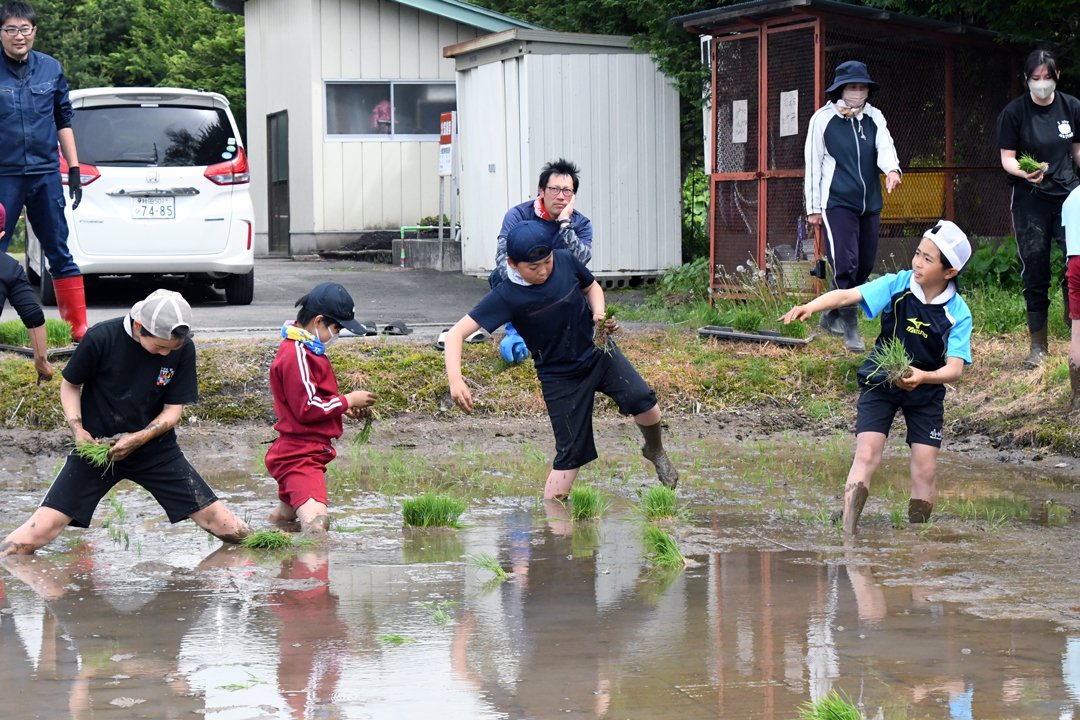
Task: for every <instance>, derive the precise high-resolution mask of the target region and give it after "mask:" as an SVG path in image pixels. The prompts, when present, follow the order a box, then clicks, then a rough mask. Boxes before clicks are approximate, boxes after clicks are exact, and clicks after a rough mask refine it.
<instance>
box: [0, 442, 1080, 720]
mask: <svg viewBox="0 0 1080 720" xmlns="http://www.w3.org/2000/svg"><path fill="white" fill-rule="evenodd" d="M631 429H632V428H631ZM497 437H501V436H497ZM628 438H629V440H628ZM675 446H676V447H677V450H676V451H675V452H674V453H673V455H674V456H675V459H676V460H677V461H678V462H679V464H680V469H681V472H682V473H683V484H682V485H681V487H680V497H681V499H682V501H683V502H688V503H689V505H690V507H689V515H688V518H687V519H685V520H681V521H679V522H673V523H671V524H670V525H669V526H668V527H669V529H670V530H671V531H672V533H673V534H674V535H675V536H676V537H677V539H678V541H679V544H680V546H681V547H682V549H683V550H684V552H686V553H687V554H688V555H690V556H691V557H692V559H693V561H694V565H692V566H691V567H689V568H687V569H686V570H683V571H666V572H664V571H658V570H656V569H652V568H650V567H649V566H648V565H647V564H646V562H645V561H644V560H643V558H642V548H641V541H640V533H641V527H642V525H641V522H640V520H639V519H638V518H637V516H636V515H634V514H633V512H632V506H633V503H634V501H635V491H636V490H637V489H638V488H641V487H645V486H650V485H652V484H654V483H655V481H654V479H653V478H652V476H651V473H650V472H648V471H647V470H646V469H645V468H644V467H643V463H642V461H641V460H640V457H639V456H637V455H636V438H631V437H630V435H626V436H625V437H621V438H617V439H615V440H612V439H611V438H610V437H609V438H608V440H607V441H606V445H605V446H604V447H602V448H601V450H602V459H601V460H599V461H597V462H595V463H593V464H591V465H590V466H589V467H588V468H586V470H585V471H583V473H582V481H584V482H589V483H592V484H595V485H597V486H598V487H600V488H601V489H602V490H603V492H604V493H605V494H606V495H607V496H608V497H609V498H610V499H611V500H612V501H613V505H612V510H611V512H610V514H609V515H608V516H607V517H606V518H604V519H603V520H601V521H598V522H591V523H572V522H570V521H568V520H565V519H559V518H562V517H564V515H563V514H562V512H563V509H562V508H560V507H559V506H552V505H545V504H544V503H543V502H540V501H539V500H538V499H537V498H536V495H535V493H536V492H537V489H538V488H539V482H538V481H537V480H536V478H537V477H538V476H541V475H542V471H543V467H544V457H545V455H544V453H545V451H546V450H547V448H542V447H541V448H537V447H533V446H531V445H528V444H524V445H522V446H519V447H518V452H516V453H513V452H507V451H506V448H502V450H499V449H494V450H491V449H484V448H480V447H471V446H470V447H466V445H464V444H461V445H459V446H450V447H449V450H448V449H447V445H446V444H445V443H440V442H438V441H437V440H432V442H431V444H430V447H421V448H410V449H401V448H394V447H382V448H379V449H374V448H361V449H358V450H357V449H350V450H348V451H347V452H343V453H342V457H341V460H340V461H339V462H338V463H335V465H334V466H333V467H334V472H333V473H332V475H331V478H330V486H331V506H332V515H333V519H334V532H332V533H331V539H330V540H329V541H327V542H325V543H323V545H321V546H319V547H318V548H315V549H311V550H308V549H305V550H304V551H303V552H300V553H296V554H286V555H281V554H278V555H275V554H273V553H267V552H256V551H242V550H239V549H236V548H223V547H222V546H221V545H220V543H218V542H217V541H215V540H213V539H212V538H208V536H207V535H206V534H205V533H204V532H202V531H201V530H199V529H198V528H197V527H195V526H194V524H192V523H181V524H179V525H175V526H173V525H169V523H168V521H167V519H166V518H165V516H164V513H163V512H162V511H161V510H160V508H159V507H158V506H157V505H156V504H155V503H154V502H153V499H152V498H151V497H150V496H149V495H148V494H147V493H146V492H145V491H142V490H140V489H137V488H135V487H134V486H132V485H130V484H128V483H123V484H121V485H120V486H118V490H117V492H116V494H115V497H114V498H112V499H107V500H105V501H103V502H102V504H101V505H100V506H99V508H98V511H97V514H96V516H95V521H94V526H93V527H92V528H90V529H88V530H82V531H79V530H72V529H69V530H68V531H67V532H66V533H65V534H64V536H62V538H61V539H60V540H58V541H57V542H56V543H54V545H53V546H51V547H50V548H47V549H46V550H44V551H42V553H41V554H40V555H39V556H38V557H31V558H24V559H16V560H9V561H8V562H7V563H6V565H5V567H6V571H0V660H2V664H0V668H2V669H0V678H2V679H3V682H4V687H5V688H6V689H7V692H6V693H5V703H6V706H5V708H4V710H5V712H4V713H3V714H7V715H11V716H14V717H68V716H70V717H77V718H81V717H91V716H93V717H99V716H100V717H130V716H133V715H134V716H143V717H153V718H166V717H167V718H176V717H184V716H189V715H192V714H199V715H205V716H207V717H214V718H222V719H228V720H233V719H246V718H299V717H311V718H432V717H438V718H440V719H441V718H552V717H555V716H557V715H558V716H565V715H570V716H572V717H573V716H579V717H580V716H585V717H604V718H649V719H654V718H676V717H678V718H708V717H727V718H744V717H746V718H750V717H752V718H771V719H776V720H789V719H790V718H794V717H795V716H796V715H797V714H798V708H799V706H800V705H802V704H804V703H806V702H807V701H809V700H812V699H816V698H820V697H822V696H823V695H824V694H826V693H827V692H828V691H829V690H830V689H833V688H836V689H840V690H842V691H843V692H845V693H846V694H848V695H849V696H850V697H852V698H853V699H854V700H856V701H857V702H858V703H859V704H860V706H861V708H862V710H863V712H864V713H865V715H866V717H867V718H871V719H879V720H894V719H897V720H899V719H900V718H924V717H931V718H949V719H952V720H973V719H974V718H1018V717H1022V718H1055V719H1057V720H1071V719H1072V718H1073V717H1074V716H1077V714H1078V713H1080V607H1076V606H1077V605H1078V601H1077V600H1076V598H1077V597H1080V576H1078V575H1077V573H1075V572H1074V570H1073V569H1075V567H1076V560H1075V558H1076V557H1077V556H1078V555H1077V554H1078V553H1080V532H1078V530H1077V521H1076V513H1075V512H1073V511H1072V508H1076V507H1080V492H1077V491H1078V486H1077V484H1076V483H1075V478H1073V477H1070V476H1068V475H1066V474H1060V475H1055V474H1053V473H1051V472H1048V471H1046V470H1044V469H1040V468H1032V467H1030V466H1028V467H1023V468H1018V467H1015V466H1005V465H1002V464H1000V463H994V462H991V461H986V460H979V459H973V458H970V457H967V456H964V455H962V454H955V453H943V454H942V460H941V463H940V466H939V488H940V496H939V501H938V511H939V517H938V520H937V522H935V523H933V524H930V525H927V526H925V527H921V528H912V527H908V526H907V525H906V524H903V525H901V526H898V527H894V523H893V522H892V520H891V514H892V511H893V510H894V509H896V508H899V507H905V508H906V498H907V489H908V484H907V483H908V481H907V473H908V469H907V463H908V462H909V456H908V455H907V453H906V451H905V450H904V449H903V448H902V447H901V446H899V445H897V444H895V443H894V444H891V445H890V446H889V449H888V452H887V454H886V458H885V461H884V463H883V464H882V467H881V469H880V470H879V472H878V474H877V476H876V478H875V484H874V486H873V488H872V495H871V500H870V503H869V504H868V506H867V511H866V513H865V514H864V519H863V522H862V523H860V530H861V535H860V537H859V539H858V540H857V541H848V542H846V543H845V542H843V541H842V539H841V538H839V537H838V536H837V534H836V532H835V529H834V528H833V527H832V526H831V525H828V524H827V523H825V522H822V513H823V511H831V510H832V509H834V507H835V506H836V505H837V499H836V498H837V496H838V495H839V493H840V492H841V491H842V487H843V482H844V478H845V475H846V473H847V468H848V464H849V462H850V453H851V439H850V438H849V437H846V436H837V437H835V438H832V439H826V440H820V439H803V440H798V439H796V440H794V441H792V440H786V441H784V442H779V441H778V442H775V443H773V442H757V441H754V442H749V441H748V442H742V443H738V444H736V443H731V444H722V443H719V442H714V441H712V440H710V439H709V438H703V439H699V440H686V441H685V442H684V443H682V444H679V443H678V442H676V443H675ZM256 450H258V448H256ZM254 454H257V452H255V453H254ZM257 459H258V458H252V459H249V458H248V457H247V456H237V455H229V454H228V453H224V454H223V455H221V456H220V457H215V458H214V459H213V461H212V462H211V461H206V464H209V465H212V466H214V467H215V469H217V471H218V474H216V475H215V474H211V473H209V472H208V473H207V478H208V480H209V481H210V483H211V485H212V486H213V487H214V488H215V489H216V490H218V491H219V494H220V495H221V497H222V498H223V499H224V500H225V501H226V502H227V503H228V504H229V505H230V506H231V507H232V508H234V509H236V511H237V512H238V513H239V514H241V515H246V516H248V517H253V518H254V520H255V522H256V524H257V525H263V524H264V523H263V519H264V518H265V514H266V512H267V511H268V509H269V508H270V506H271V505H272V500H271V498H273V497H274V495H275V489H276V486H275V485H274V483H273V481H272V480H270V479H269V478H267V477H265V474H264V473H260V472H258V470H257ZM24 463H25V466H24V467H21V468H20V467H17V466H15V464H14V462H11V463H8V465H7V467H6V468H3V467H0V485H3V492H0V517H2V518H5V520H4V522H3V523H0V525H3V526H4V527H3V529H2V530H0V532H7V529H8V528H10V527H11V526H12V525H13V524H14V523H15V522H17V521H18V520H19V519H21V518H22V517H25V514H26V513H28V512H29V511H30V510H31V509H32V508H33V507H34V506H35V505H36V504H37V502H38V501H39V500H40V496H41V494H42V493H43V488H44V487H45V486H47V483H48V479H49V478H50V477H51V473H52V470H53V468H52V465H54V464H55V458H52V457H50V458H45V457H37V458H35V459H33V460H26V461H24ZM249 465H250V466H251V468H248V466H249ZM245 468H248V469H245ZM207 469H209V468H207ZM252 469H255V470H256V471H255V472H252V471H251V470H252ZM433 488H442V489H444V490H448V491H450V492H454V493H456V494H458V495H460V496H462V497H466V498H468V499H469V501H470V505H469V511H468V512H467V513H466V515H465V516H464V517H463V522H464V523H465V527H464V528H463V529H461V530H459V531H456V532H424V531H410V532H403V531H402V529H401V527H400V522H401V520H400V505H399V503H398V502H397V499H396V497H395V496H397V495H398V494H399V493H410V494H411V493H415V492H419V491H421V490H428V489H433ZM825 517H826V518H827V512H825ZM481 553H489V554H491V555H492V556H494V557H495V558H496V559H497V560H498V562H499V564H500V565H501V566H502V567H503V568H504V569H505V570H506V571H508V572H510V573H511V576H510V579H509V580H507V581H505V582H502V583H498V582H493V580H492V577H493V576H492V574H491V573H490V572H489V571H487V570H483V569H479V568H477V567H476V566H475V565H474V564H473V562H472V561H471V560H470V558H473V557H475V556H477V555H479V554H481ZM1062 568H1066V569H1068V571H1066V572H1062ZM1033 617H1041V618H1044V619H1031V618H1033Z"/></svg>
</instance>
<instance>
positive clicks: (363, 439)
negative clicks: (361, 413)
mask: <svg viewBox="0 0 1080 720" xmlns="http://www.w3.org/2000/svg"><path fill="white" fill-rule="evenodd" d="M376 420H382V417H381V416H380V415H379V413H378V411H376V410H375V408H368V414H367V415H366V416H365V417H364V425H363V427H361V428H360V431H359V432H357V433H356V437H354V438H353V441H352V444H353V445H354V446H355V445H367V444H368V443H369V442H371V429H372V427H373V426H374V425H375V421H376Z"/></svg>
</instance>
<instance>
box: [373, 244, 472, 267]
mask: <svg viewBox="0 0 1080 720" xmlns="http://www.w3.org/2000/svg"><path fill="white" fill-rule="evenodd" d="M402 245H404V248H405V261H404V262H405V265H404V267H407V268H428V269H431V270H441V271H443V272H461V243H460V242H453V241H451V240H438V239H435V238H431V239H427V238H420V239H416V238H405V239H404V240H400V239H399V240H395V241H394V245H393V251H392V253H391V255H390V264H391V265H395V266H397V267H401V266H402V254H401V251H402Z"/></svg>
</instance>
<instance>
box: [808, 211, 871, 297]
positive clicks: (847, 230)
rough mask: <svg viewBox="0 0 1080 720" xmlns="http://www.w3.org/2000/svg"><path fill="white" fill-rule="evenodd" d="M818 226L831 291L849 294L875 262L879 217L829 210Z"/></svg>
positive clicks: (862, 280)
mask: <svg viewBox="0 0 1080 720" xmlns="http://www.w3.org/2000/svg"><path fill="white" fill-rule="evenodd" d="M822 222H823V223H824V225H825V250H826V251H827V252H828V255H829V264H831V265H832V268H833V287H834V288H836V289H837V290H850V289H851V288H853V287H858V286H859V285H862V284H863V283H864V282H866V279H867V278H869V277H870V273H872V272H873V271H874V263H876V262H877V248H878V228H879V226H880V225H881V214H880V213H871V214H867V215H860V214H858V213H857V212H855V211H854V210H848V209H847V208H829V209H827V210H826V211H825V212H824V213H822Z"/></svg>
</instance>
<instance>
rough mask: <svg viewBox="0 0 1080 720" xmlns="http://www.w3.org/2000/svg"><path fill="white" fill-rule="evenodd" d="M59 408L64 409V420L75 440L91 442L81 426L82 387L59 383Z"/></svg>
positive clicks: (89, 435) (65, 381)
mask: <svg viewBox="0 0 1080 720" xmlns="http://www.w3.org/2000/svg"><path fill="white" fill-rule="evenodd" d="M60 406H61V407H62V408H63V409H64V419H65V420H67V424H68V427H69V428H71V434H72V436H73V437H74V438H75V440H85V441H87V442H93V441H94V437H93V436H92V435H91V434H90V433H88V432H86V430H85V429H84V428H83V424H82V385H72V384H71V383H69V382H68V381H67V380H62V381H61V382H60Z"/></svg>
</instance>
